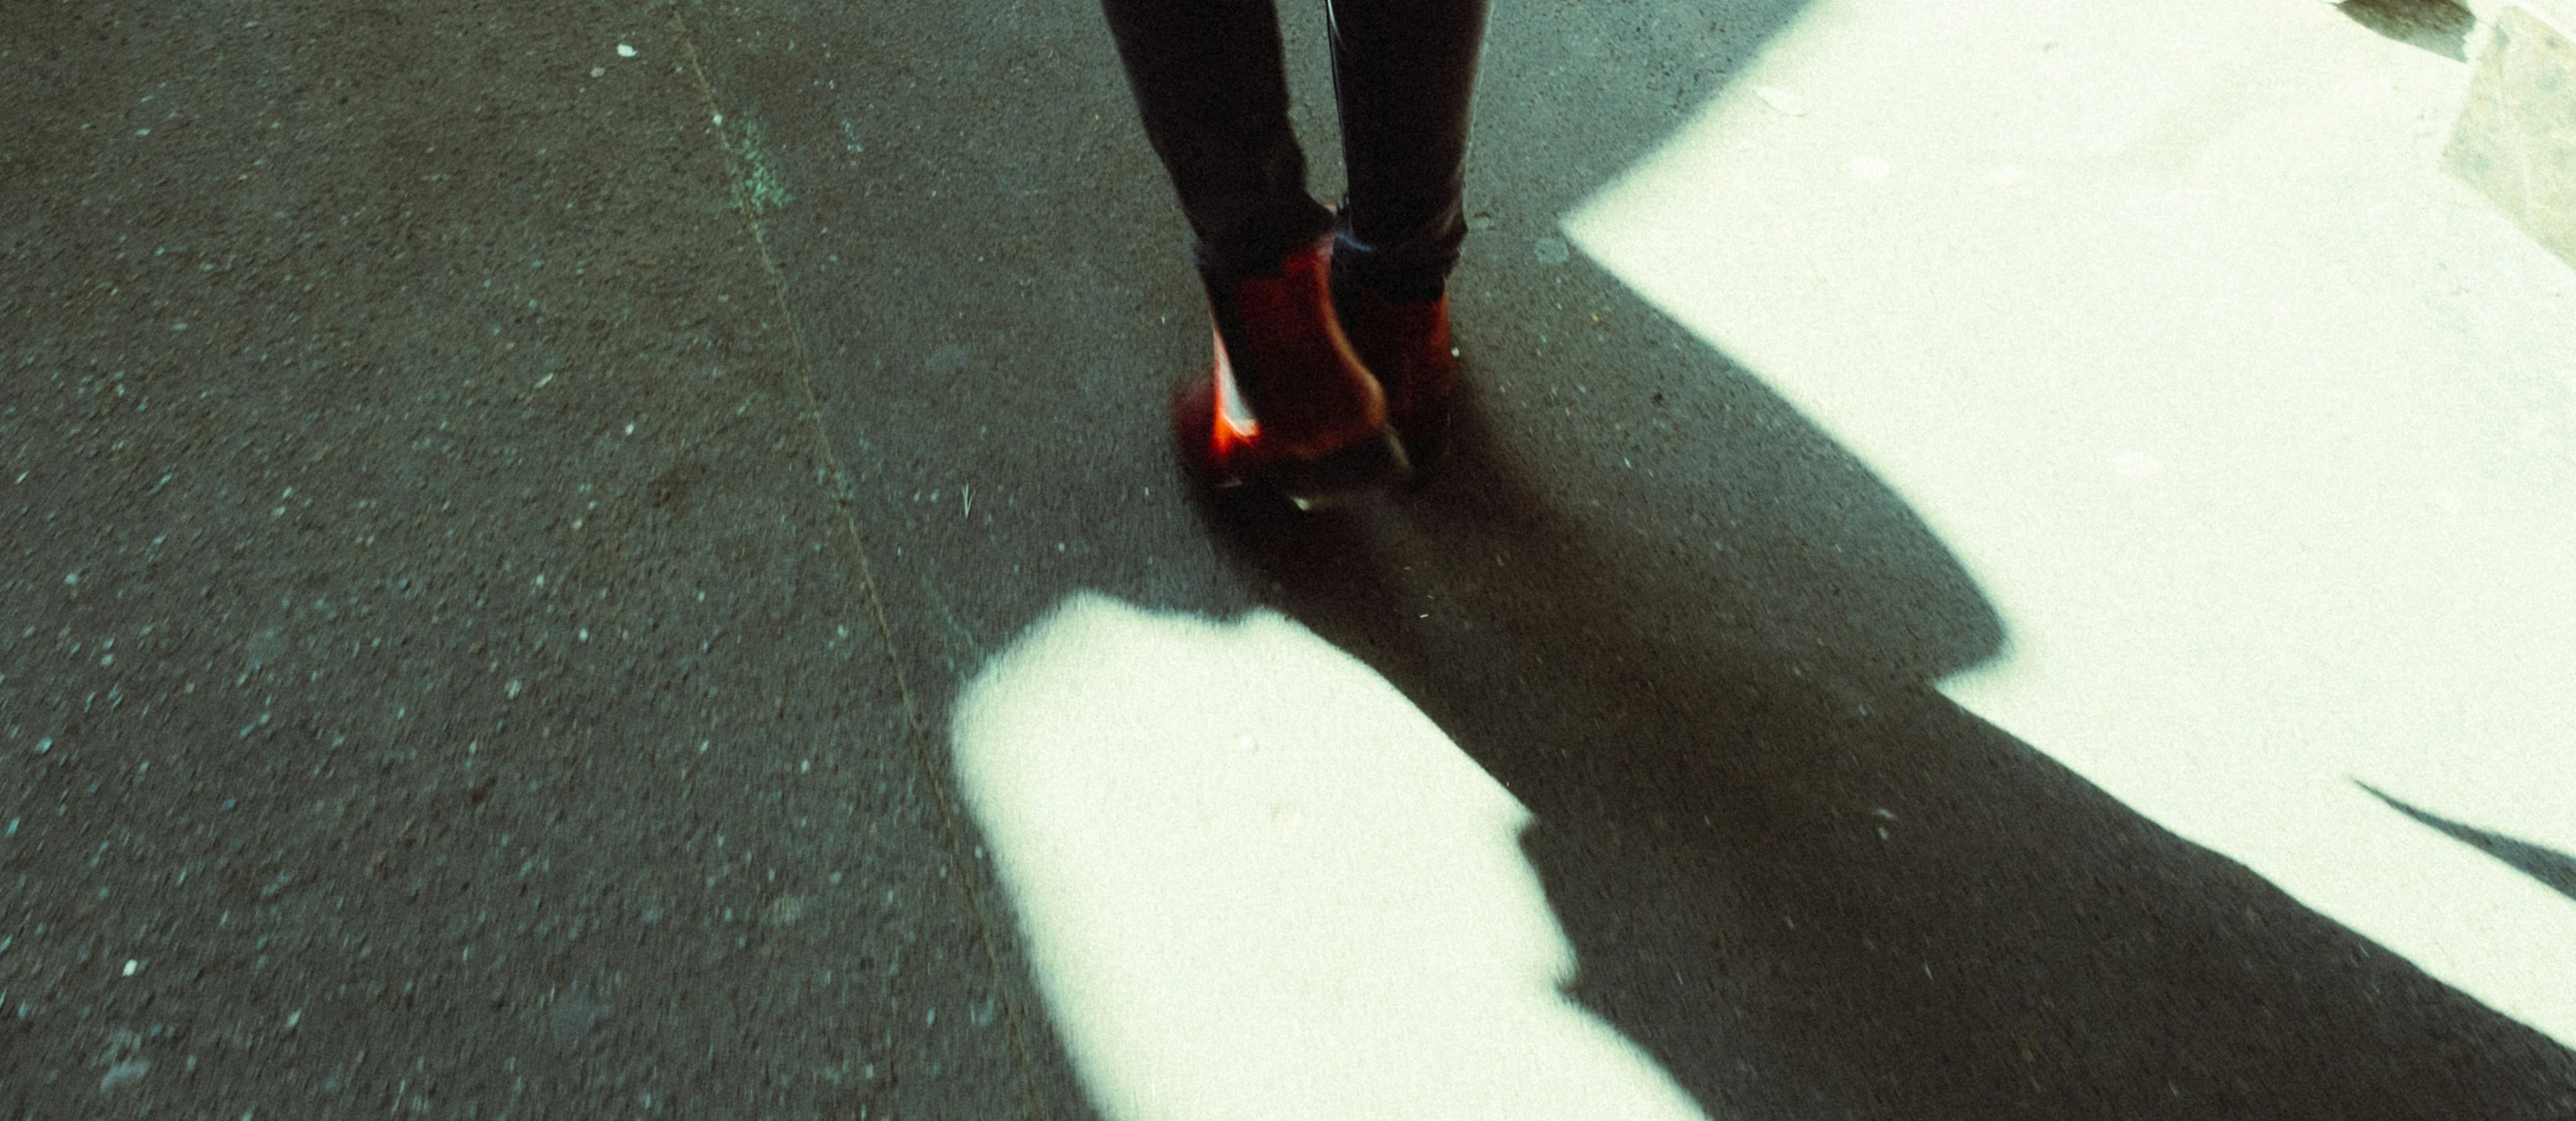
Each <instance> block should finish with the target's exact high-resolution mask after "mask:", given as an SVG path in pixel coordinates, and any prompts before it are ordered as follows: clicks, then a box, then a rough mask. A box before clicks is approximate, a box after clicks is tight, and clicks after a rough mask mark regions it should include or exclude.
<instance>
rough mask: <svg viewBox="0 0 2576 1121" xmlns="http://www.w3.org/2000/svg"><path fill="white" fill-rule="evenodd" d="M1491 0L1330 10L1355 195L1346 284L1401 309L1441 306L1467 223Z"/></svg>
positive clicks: (1347, 218) (1347, 209)
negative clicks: (1472, 123)
mask: <svg viewBox="0 0 2576 1121" xmlns="http://www.w3.org/2000/svg"><path fill="white" fill-rule="evenodd" d="M1487 7H1488V0H1329V6H1328V7H1327V9H1326V11H1327V12H1328V13H1329V16H1328V19H1329V23H1328V26H1329V27H1330V29H1331V35H1332V44H1333V94H1334V97H1335V99H1336V100H1337V101H1338V102H1339V103H1340V107H1341V122H1342V162H1343V164H1344V166H1345V167H1346V168H1347V169H1348V171H1349V179H1350V192H1349V194H1348V195H1346V196H1345V197H1344V198H1343V200H1342V206H1341V213H1340V218H1339V225H1340V228H1339V230H1338V232H1337V235H1336V237H1335V238H1334V246H1333V271H1334V274H1335V279H1336V280H1337V281H1338V280H1343V279H1348V280H1354V281H1358V282H1360V283H1363V284H1365V285H1367V286H1368V287H1370V288H1371V289H1374V290H1375V291H1377V292H1379V293H1382V294H1384V295H1385V296H1386V297H1387V298H1389V299H1391V300H1397V301H1404V300H1420V299H1429V298H1431V297H1432V296H1433V295H1436V294H1437V292H1438V290H1439V288H1440V286H1441V284H1442V283H1443V282H1444V281H1445V280H1446V279H1447V278H1448V275H1449V270H1450V269H1451V268H1453V267H1455V266H1456V264H1457V261H1458V247H1459V245H1460V244H1461V243H1462V242H1464V241H1465V240H1466V237H1467V221H1466V217H1465V215H1464V214H1463V213H1462V207H1461V204H1460V195H1461V192H1462V190H1463V189H1464V185H1465V182H1466V165H1467V123H1468V109H1469V104H1468V103H1469V101H1470V100H1471V98H1472V95H1473V93H1474V90H1475V84H1476V63H1477V57H1478V55H1479V54H1480V53H1481V51H1482V48H1483V45H1484V38H1485V16H1486V11H1487Z"/></svg>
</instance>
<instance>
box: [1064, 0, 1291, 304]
mask: <svg viewBox="0 0 2576 1121" xmlns="http://www.w3.org/2000/svg"><path fill="white" fill-rule="evenodd" d="M1101 9H1102V11H1103V12H1104V13H1105V14H1106V15H1107V16H1108V18H1109V33H1110V36H1111V38H1112V39H1114V40H1116V42H1117V44H1118V57H1119V60H1120V62H1122V63H1123V64H1124V65H1125V67H1126V71H1127V84H1128V88H1129V89H1130V90H1131V91H1132V92H1133V93H1134V94H1135V95H1136V107H1137V109H1138V111H1139V112H1140V114H1141V115H1142V116H1143V118H1144V123H1145V135H1146V138H1147V139H1149V140H1150V141H1152V142H1153V145H1154V153H1155V154H1156V155H1158V156H1160V157H1162V161H1163V168H1164V170H1165V171H1167V172H1168V173H1170V175H1171V179H1172V187H1173V189H1174V190H1175V191H1176V192H1177V193H1178V194H1179V195H1180V201H1181V211H1182V213H1183V214H1184V215H1186V216H1187V217H1188V218H1189V222H1190V229H1191V231H1192V232H1193V233H1195V234H1196V235H1197V236H1198V247H1197V264H1198V266H1199V269H1200V271H1201V272H1202V273H1216V274H1241V273H1258V272H1263V271H1266V270H1275V269H1276V268H1277V267H1278V264H1279V261H1280V259H1281V258H1282V257H1284V256H1286V255H1288V254H1289V253H1290V252H1292V251H1294V250H1296V249H1297V248H1299V247H1301V246H1304V245H1308V244H1311V243H1313V242H1315V241H1317V240H1319V239H1321V238H1322V237H1323V236H1324V234H1325V233H1326V232H1327V231H1329V230H1331V229H1332V218H1331V214H1330V212H1329V211H1327V210H1326V209H1325V208H1324V207H1323V206H1322V205H1321V204H1319V203H1317V202H1316V201H1315V200H1314V198H1313V197H1312V196H1310V195H1308V194H1307V193H1306V158H1305V155H1304V153H1303V152H1301V151H1300V150H1299V149H1298V147H1297V137H1296V134H1295V133H1294V132H1292V131H1291V130H1290V128H1289V124H1288V79H1287V75H1286V74H1285V73H1284V72H1283V71H1282V69H1281V66H1280V58H1279V51H1280V46H1279V15H1278V11H1277V9H1276V8H1275V7H1274V6H1273V4H1272V0H1101Z"/></svg>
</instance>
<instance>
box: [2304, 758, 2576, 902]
mask: <svg viewBox="0 0 2576 1121" xmlns="http://www.w3.org/2000/svg"><path fill="white" fill-rule="evenodd" d="M2353 785H2355V786H2358V787H2360V788H2362V789H2363V790H2367V791H2369V792H2370V796H2371V797H2373V798H2377V799H2379V800H2380V801H2382V802H2386V803H2388V808H2390V809H2393V810H2396V811H2397V812H2399V813H2402V814H2405V815H2406V816H2408V817H2411V818H2414V819H2415V820H2416V821H2419V822H2422V823H2423V824H2425V825H2428V826H2431V827H2432V828H2434V829H2435V830H2438V831H2440V832H2442V833H2443V834H2446V835H2448V836H2449V837H2450V838H2451V839H2453V840H2456V841H2459V842H2460V843H2462V844H2465V845H2467V846H2469V847H2470V848H2474V849H2476V850H2478V851H2479V852H2483V853H2485V854H2487V855H2488V856H2492V857H2494V858H2496V859H2497V860H2501V861H2503V862H2505V863H2506V864H2507V865H2510V866H2512V868H2513V870H2515V871H2517V872H2520V873H2522V874H2523V875H2526V876H2529V877H2531V878H2532V879H2535V880H2538V881H2540V882H2541V883H2543V884H2546V885H2548V887H2549V890H2551V891H2555V892H2557V893H2558V894H2560V895H2564V896H2566V897H2568V898H2569V899H2576V856H2569V855H2568V854H2566V853H2563V852H2559V851H2558V850H2556V849H2552V848H2545V847H2542V846H2540V845H2535V844H2532V843H2531V842H2529V841H2518V840H2515V839H2513V838H2511V837H2508V836H2505V835H2504V834H2502V833H2495V832H2490V831H2488V830H2485V829H2480V828H2478V827H2477V826H2474V825H2465V824H2462V823H2460V822H2457V821H2453V820H2451V819H2449V818H2447V817H2443V816H2441V815H2439V814H2436V813H2433V812H2431V811H2429V810H2424V809H2420V808H2418V807H2415V806H2411V805H2408V804H2406V803H2405V802H2402V801H2399V800H2398V799H2396V798H2395V797H2392V796H2391V795H2390V794H2389V793H2388V792H2387V791H2385V790H2381V789H2380V788H2378V787H2376V786H2372V785H2370V784H2369V783H2366V782H2363V781H2361V780H2360V779H2354V780H2353Z"/></svg>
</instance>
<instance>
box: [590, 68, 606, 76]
mask: <svg viewBox="0 0 2576 1121" xmlns="http://www.w3.org/2000/svg"><path fill="white" fill-rule="evenodd" d="M607 74H608V68H607V67H605V66H594V67H591V68H590V76H591V77H593V78H599V77H605V76H606V75H607Z"/></svg>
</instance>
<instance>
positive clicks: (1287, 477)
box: [1269, 431, 1413, 510]
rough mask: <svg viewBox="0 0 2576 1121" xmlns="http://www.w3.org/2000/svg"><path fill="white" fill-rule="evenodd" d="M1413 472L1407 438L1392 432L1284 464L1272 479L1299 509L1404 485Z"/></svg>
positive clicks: (1325, 506)
mask: <svg viewBox="0 0 2576 1121" xmlns="http://www.w3.org/2000/svg"><path fill="white" fill-rule="evenodd" d="M1412 474H1413V464H1412V462H1411V461H1410V459H1409V458H1408V457H1407V456H1406V455H1405V453H1404V441H1402V440H1399V439H1397V438H1396V435H1395V433H1394V432H1393V431H1388V432H1385V433H1382V434H1380V435H1379V436H1378V437H1377V438H1374V439H1367V440H1362V441H1360V442H1358V443H1356V444H1352V445H1351V446H1349V447H1347V448H1343V449H1341V450H1340V451H1337V452H1334V453H1332V454H1331V455H1327V456H1324V457H1323V458H1321V459H1315V460H1307V461H1300V462H1293V463H1285V464H1281V465H1280V467H1279V469H1278V471H1277V473H1276V474H1274V475H1273V476H1272V477H1271V479H1270V480H1269V481H1270V484H1271V486H1272V487H1273V488H1275V489H1276V490H1278V492H1279V494H1280V496H1281V497H1283V498H1286V499H1287V500H1288V501H1289V502H1291V503H1293V504H1295V505H1296V507H1297V508H1298V509H1300V510H1322V509H1329V508H1331V507H1334V506H1338V505H1341V504H1342V503H1344V502H1347V501H1349V500H1351V499H1352V498H1355V497H1358V496H1359V495H1361V494H1365V493H1367V492H1369V491H1371V490H1375V489H1377V488H1379V487H1382V486H1390V485H1397V484H1401V483H1403V482H1404V481H1405V480H1406V479H1408V478H1410V477H1411V476H1412Z"/></svg>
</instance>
